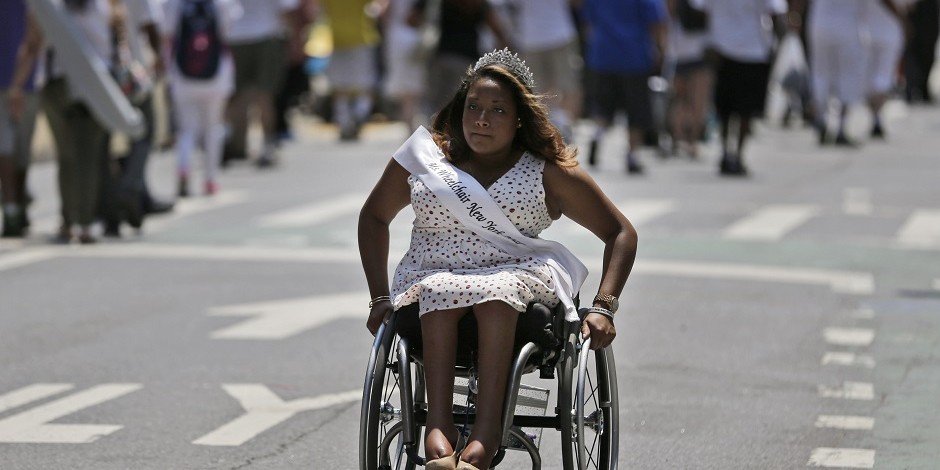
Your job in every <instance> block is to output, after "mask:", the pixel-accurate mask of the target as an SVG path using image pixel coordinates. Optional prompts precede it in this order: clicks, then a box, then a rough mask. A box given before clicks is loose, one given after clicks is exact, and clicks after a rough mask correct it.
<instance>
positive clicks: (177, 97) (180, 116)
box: [173, 84, 201, 197]
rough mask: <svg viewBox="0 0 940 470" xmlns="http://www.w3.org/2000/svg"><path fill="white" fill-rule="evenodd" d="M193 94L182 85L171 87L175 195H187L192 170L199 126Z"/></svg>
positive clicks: (197, 106) (196, 104)
mask: <svg viewBox="0 0 940 470" xmlns="http://www.w3.org/2000/svg"><path fill="white" fill-rule="evenodd" d="M195 98H196V97H195V94H194V93H193V92H192V90H191V89H190V88H189V87H187V86H186V85H184V84H175V85H174V86H173V101H174V107H173V111H175V112H176V122H177V124H178V127H177V130H176V175H177V184H178V188H177V195H178V196H180V197H185V196H188V195H189V174H190V170H191V169H192V154H193V150H195V148H196V137H197V135H198V133H199V128H200V126H201V124H200V121H199V112H200V111H199V105H198V103H197V102H196V101H195Z"/></svg>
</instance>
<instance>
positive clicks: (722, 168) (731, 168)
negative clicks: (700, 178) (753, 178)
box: [718, 157, 748, 177]
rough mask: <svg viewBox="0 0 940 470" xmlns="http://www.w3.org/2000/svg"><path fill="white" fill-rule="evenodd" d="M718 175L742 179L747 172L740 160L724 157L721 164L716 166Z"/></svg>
mask: <svg viewBox="0 0 940 470" xmlns="http://www.w3.org/2000/svg"><path fill="white" fill-rule="evenodd" d="M718 173H719V174H720V175H721V176H738V177H743V176H747V174H748V171H747V167H746V166H744V162H742V161H741V159H740V158H731V157H725V158H722V159H721V163H719V164H718Z"/></svg>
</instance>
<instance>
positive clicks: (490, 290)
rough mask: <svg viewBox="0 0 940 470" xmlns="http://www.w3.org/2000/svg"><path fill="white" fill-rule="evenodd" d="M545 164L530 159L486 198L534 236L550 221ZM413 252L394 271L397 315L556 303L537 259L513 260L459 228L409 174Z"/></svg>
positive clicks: (527, 156) (549, 280) (549, 279)
mask: <svg viewBox="0 0 940 470" xmlns="http://www.w3.org/2000/svg"><path fill="white" fill-rule="evenodd" d="M545 164H546V163H545V161H544V160H542V159H539V158H535V157H533V156H531V155H530V154H528V153H525V154H523V155H522V157H521V158H520V159H519V161H518V162H517V163H516V164H515V166H513V167H512V168H511V169H510V170H509V171H507V172H506V174H504V175H503V176H501V177H500V178H499V179H498V180H496V181H495V182H494V183H493V184H492V185H490V187H489V188H487V190H486V192H487V193H488V194H489V195H490V197H492V198H493V200H494V201H496V203H497V204H498V205H499V206H500V207H501V208H502V209H503V212H504V213H505V214H506V216H507V217H508V218H509V220H510V221H512V223H513V225H515V226H516V228H517V229H519V231H520V232H522V233H523V234H524V235H526V236H528V237H536V236H538V234H539V233H540V232H541V231H542V230H544V229H545V228H547V227H548V226H549V225H551V223H552V218H551V216H550V215H549V214H548V208H547V207H546V206H545V189H544V188H543V187H542V170H543V169H544V168H545ZM408 184H409V185H410V186H411V206H412V208H413V209H414V211H415V216H416V217H415V221H414V226H413V227H412V232H411V246H410V248H409V249H408V252H407V253H405V256H404V258H402V260H401V263H399V264H398V268H397V269H396V270H395V276H394V279H393V281H392V299H393V303H394V305H395V309H398V308H401V307H403V306H405V305H409V304H413V303H415V302H418V304H419V307H420V309H419V312H418V313H419V315H424V314H425V313H427V312H433V311H436V310H447V309H453V308H460V307H469V306H472V305H476V304H478V303H481V302H486V301H490V300H501V301H503V302H506V303H507V304H509V305H510V306H511V307H513V308H514V309H516V310H518V311H520V312H523V311H525V309H526V306H527V305H528V304H529V302H532V301H537V302H540V303H544V304H545V305H547V306H549V307H554V306H555V305H557V304H558V297H557V296H556V295H555V293H554V283H553V282H552V277H551V273H550V271H549V269H548V267H547V266H546V265H545V263H544V262H543V261H540V260H538V259H536V258H534V257H522V258H519V257H516V256H512V255H510V254H508V253H506V252H505V251H502V250H501V249H499V248H497V247H496V246H495V245H493V244H491V243H490V242H488V241H486V240H484V239H481V238H480V237H478V236H477V235H476V234H474V233H473V232H472V231H470V230H468V229H466V228H464V227H463V226H462V225H461V224H460V222H459V221H458V220H457V219H456V218H454V217H453V216H452V215H451V214H450V212H448V210H447V209H446V208H445V207H444V206H442V205H441V204H440V202H439V201H438V199H437V196H435V195H434V193H432V192H431V190H429V189H428V188H427V187H426V186H425V185H424V183H422V182H421V180H419V179H418V178H415V177H414V176H409V177H408Z"/></svg>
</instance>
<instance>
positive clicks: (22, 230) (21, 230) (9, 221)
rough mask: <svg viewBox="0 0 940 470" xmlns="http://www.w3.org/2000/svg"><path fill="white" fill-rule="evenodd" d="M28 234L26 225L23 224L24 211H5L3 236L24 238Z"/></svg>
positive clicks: (0, 235) (1, 235)
mask: <svg viewBox="0 0 940 470" xmlns="http://www.w3.org/2000/svg"><path fill="white" fill-rule="evenodd" d="M25 235H26V226H25V225H24V224H23V211H22V210H19V209H17V210H15V211H13V210H11V211H3V233H2V234H0V237H3V238H22V237H23V236H25Z"/></svg>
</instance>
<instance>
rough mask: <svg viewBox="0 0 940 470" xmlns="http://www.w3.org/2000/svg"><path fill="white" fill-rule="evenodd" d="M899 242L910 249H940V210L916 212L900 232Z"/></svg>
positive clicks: (898, 235)
mask: <svg viewBox="0 0 940 470" xmlns="http://www.w3.org/2000/svg"><path fill="white" fill-rule="evenodd" d="M897 242H898V244H899V245H901V246H904V247H909V248H940V210H936V209H921V210H916V211H914V213H913V214H911V216H910V217H909V218H908V219H907V221H906V222H905V223H904V225H903V226H902V227H901V229H900V230H899V231H898V234H897Z"/></svg>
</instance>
